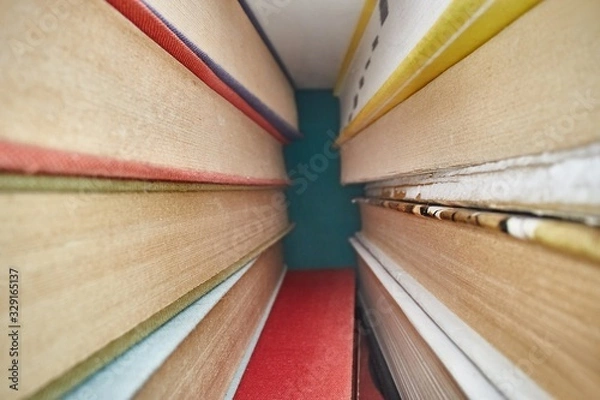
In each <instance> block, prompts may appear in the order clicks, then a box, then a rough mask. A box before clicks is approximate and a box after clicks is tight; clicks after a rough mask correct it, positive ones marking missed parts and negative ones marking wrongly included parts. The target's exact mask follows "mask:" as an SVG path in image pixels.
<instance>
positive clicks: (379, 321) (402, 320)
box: [355, 245, 502, 399]
mask: <svg viewBox="0 0 600 400" xmlns="http://www.w3.org/2000/svg"><path fill="white" fill-rule="evenodd" d="M355 246H356V245H355ZM356 247H357V250H358V253H359V261H358V269H359V276H360V289H359V299H360V302H361V307H362V308H363V310H365V312H364V314H365V318H366V319H367V321H368V323H369V324H370V325H371V326H372V327H373V328H372V330H373V333H374V335H375V337H376V338H377V340H378V342H379V343H380V345H381V347H382V352H383V356H384V359H385V360H386V362H387V365H388V366H389V369H390V372H391V374H392V378H393V380H394V382H395V384H396V387H397V389H398V392H399V394H400V396H401V398H407V399H416V398H423V397H426V398H486V399H500V398H502V396H501V395H500V393H498V392H497V391H496V389H495V387H494V386H493V385H492V384H490V382H488V381H487V380H486V379H485V376H483V375H482V374H481V373H480V372H479V371H478V370H477V368H476V366H475V365H473V363H472V362H471V361H470V360H469V359H468V358H467V357H466V356H465V355H464V354H462V352H461V351H460V349H459V348H457V347H456V346H455V345H454V343H452V341H451V340H450V339H449V338H448V337H447V336H446V335H445V334H444V332H443V331H442V330H440V329H439V327H437V326H436V325H435V323H434V321H432V320H431V319H430V318H429V317H428V316H427V314H425V313H424V312H423V310H421V309H420V308H419V307H418V305H417V304H416V303H415V302H414V301H413V300H412V298H411V297H410V295H408V293H406V292H405V291H404V290H402V288H401V287H399V286H397V285H395V284H394V282H393V280H392V279H391V278H390V277H389V275H388V274H387V272H385V270H383V268H381V267H380V266H378V265H377V264H376V262H374V261H373V260H372V259H371V257H369V256H367V255H366V254H365V252H364V250H361V249H360V247H358V246H356ZM367 260H368V261H367Z"/></svg>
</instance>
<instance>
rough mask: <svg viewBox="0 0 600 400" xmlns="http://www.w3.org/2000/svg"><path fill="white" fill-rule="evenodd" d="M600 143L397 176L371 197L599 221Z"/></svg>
mask: <svg viewBox="0 0 600 400" xmlns="http://www.w3.org/2000/svg"><path fill="white" fill-rule="evenodd" d="M599 168H600V144H598V143H593V144H591V145H587V146H584V147H577V148H573V149H569V150H564V151H556V152H551V153H542V154H536V155H533V156H525V157H515V158H510V159H505V160H501V161H496V162H489V163H485V164H481V165H475V166H470V167H463V168H452V169H444V170H441V171H438V170H436V171H434V172H430V173H425V174H415V175H407V176H402V177H399V178H395V179H389V180H385V181H377V182H372V183H369V184H368V185H367V188H366V191H365V192H366V195H367V196H369V197H372V198H379V199H388V200H398V201H405V202H414V203H428V204H437V205H444V206H457V207H467V208H469V207H470V208H482V209H488V210H490V211H492V210H498V211H506V212H509V213H510V212H515V211H516V212H523V213H527V214H534V215H538V216H552V217H556V218H561V219H564V220H572V221H578V222H583V223H585V224H588V225H592V226H598V225H600V204H599V201H600V177H599V176H598V174H596V173H595V171H597V170H598V169H599Z"/></svg>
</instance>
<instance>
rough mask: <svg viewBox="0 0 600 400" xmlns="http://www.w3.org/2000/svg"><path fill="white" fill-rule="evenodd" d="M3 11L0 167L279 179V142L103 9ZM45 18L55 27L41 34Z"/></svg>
mask: <svg viewBox="0 0 600 400" xmlns="http://www.w3.org/2000/svg"><path fill="white" fill-rule="evenodd" d="M0 14H1V15H2V17H1V18H2V26H3V29H2V30H1V32H0V38H1V39H2V40H1V41H2V48H1V49H0V53H1V54H2V59H1V60H0V62H1V65H2V71H3V72H2V74H1V75H0V87H2V88H3V90H2V91H1V94H0V100H1V102H2V103H3V104H4V107H2V111H0V119H1V121H2V122H0V169H2V170H6V171H13V172H19V173H43V174H59V175H86V176H102V177H117V178H138V179H154V180H171V181H194V182H212V183H226V184H258V185H260V184H284V183H285V182H286V181H287V177H286V174H285V170H284V163H283V156H282V149H281V142H280V141H278V140H277V139H276V138H274V137H273V136H271V135H269V134H268V133H267V132H266V131H265V130H263V129H262V128H261V127H259V126H258V125H257V124H256V123H254V122H253V121H252V120H251V119H249V118H248V117H247V116H246V115H244V114H243V113H242V112H241V111H240V110H238V109H237V108H236V107H234V106H233V105H232V104H231V103H229V102H228V101H227V100H225V99H224V98H223V97H221V96H220V95H219V94H217V93H216V92H214V91H213V90H212V89H211V88H209V87H208V86H207V85H206V84H205V83H203V82H202V81H201V80H200V79H198V77H197V76H195V75H194V74H193V73H192V72H190V71H189V70H188V69H187V68H186V67H185V66H183V65H181V64H180V63H179V62H178V61H176V60H175V59H174V58H172V56H171V55H169V54H168V53H167V52H165V51H164V50H163V49H162V48H161V47H160V46H159V45H157V44H156V43H155V42H154V41H153V40H151V39H150V38H149V37H147V36H146V35H145V34H144V33H142V32H141V31H140V30H139V29H137V28H136V27H135V26H134V25H133V24H132V23H131V22H130V21H128V20H127V19H126V18H125V17H124V16H123V15H121V14H120V13H119V12H118V11H117V10H116V9H114V8H113V7H112V6H111V5H110V4H108V3H107V2H104V1H101V0H94V1H89V2H82V3H80V2H77V3H65V4H64V7H60V8H57V9H55V8H48V6H47V4H46V3H44V2H42V1H38V0H27V1H23V2H19V3H4V4H3V5H2V6H1V12H0ZM47 20H48V21H54V22H55V25H51V26H49V27H48V28H44V27H45V25H43V24H44V23H46V22H45V21H47ZM32 21H33V22H32ZM43 29H46V30H47V32H46V31H44V30H43Z"/></svg>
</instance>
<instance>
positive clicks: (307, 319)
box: [234, 269, 355, 400]
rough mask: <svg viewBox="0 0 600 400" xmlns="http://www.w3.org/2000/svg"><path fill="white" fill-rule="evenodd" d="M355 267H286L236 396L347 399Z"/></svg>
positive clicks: (351, 343) (349, 382)
mask: <svg viewBox="0 0 600 400" xmlns="http://www.w3.org/2000/svg"><path fill="white" fill-rule="evenodd" d="M354 279H355V275H354V271H352V270H350V269H340V270H320V271H289V272H288V273H287V274H286V276H285V278H284V280H283V283H282V286H281V290H280V292H279V295H278V297H277V299H276V300H275V303H274V304H273V309H272V311H271V315H270V316H269V319H268V320H267V323H266V325H265V328H264V330H263V333H262V335H261V337H260V339H259V340H258V343H257V345H256V349H255V351H254V353H253V354H252V357H251V358H250V362H249V363H248V367H247V368H246V370H245V372H244V374H243V376H242V380H241V382H240V385H239V388H238V390H237V392H236V393H235V397H234V398H235V399H240V400H242V399H271V398H282V399H304V398H311V399H349V398H351V397H352V395H353V394H352V393H353V388H352V379H353V353H354V291H355V286H354Z"/></svg>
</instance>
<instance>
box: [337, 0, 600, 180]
mask: <svg viewBox="0 0 600 400" xmlns="http://www.w3.org/2000/svg"><path fill="white" fill-rule="evenodd" d="M598 7H599V5H598V3H597V2H595V1H589V0H578V1H577V2H576V3H566V2H563V1H560V0H547V1H544V2H542V3H540V4H539V5H537V6H536V7H534V8H532V9H531V10H530V11H529V12H527V13H526V14H524V15H523V16H521V17H520V18H519V19H517V20H516V21H515V22H513V23H512V24H511V25H510V26H508V27H506V28H505V29H504V30H502V32H500V33H498V34H497V35H496V36H494V37H493V38H492V39H490V40H489V41H488V42H486V43H485V44H484V45H482V46H481V47H479V48H478V49H477V50H475V51H474V52H472V53H471V54H470V55H469V56H468V57H466V58H464V59H463V60H461V61H460V62H458V63H457V64H455V65H454V66H452V67H451V68H449V69H448V70H446V71H445V72H444V73H443V74H441V75H440V76H438V77H437V78H436V79H435V80H433V81H432V82H430V83H429V84H428V85H427V86H426V87H424V88H423V89H421V90H420V91H418V92H416V93H415V94H414V95H413V96H411V97H410V98H408V99H407V100H405V101H404V102H402V103H401V104H399V105H398V106H396V107H395V108H394V109H393V110H391V111H390V112H389V113H387V114H386V115H385V116H384V117H382V118H380V119H379V120H377V121H376V122H375V123H373V124H372V125H370V126H369V127H368V128H367V129H365V130H364V131H363V132H362V133H361V134H360V135H357V136H356V137H355V138H353V139H352V140H350V141H348V142H346V143H344V144H343V145H342V147H341V153H342V182H344V183H356V182H367V181H377V180H382V179H391V178H395V177H399V176H402V175H411V174H423V173H428V172H432V171H441V170H444V169H450V168H462V167H468V166H474V165H480V164H485V163H489V162H496V161H501V160H505V159H510V158H514V157H521V156H529V155H536V154H542V153H547V152H554V151H562V150H568V149H573V148H576V147H584V146H586V145H589V144H591V143H594V142H597V141H598V139H599V136H598V133H597V129H596V128H595V127H596V126H598V124H599V123H600V111H599V110H600V107H598V95H597V94H596V93H598V92H599V91H600V79H599V78H598V77H599V76H600V69H599V65H600V64H599V63H598V62H597V54H599V47H598V46H599V45H598V43H600V41H598V40H597V39H598V38H599V37H600V29H599V28H598V24H596V21H595V19H594V17H593V16H594V15H598V12H600V10H599V8H598Z"/></svg>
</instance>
